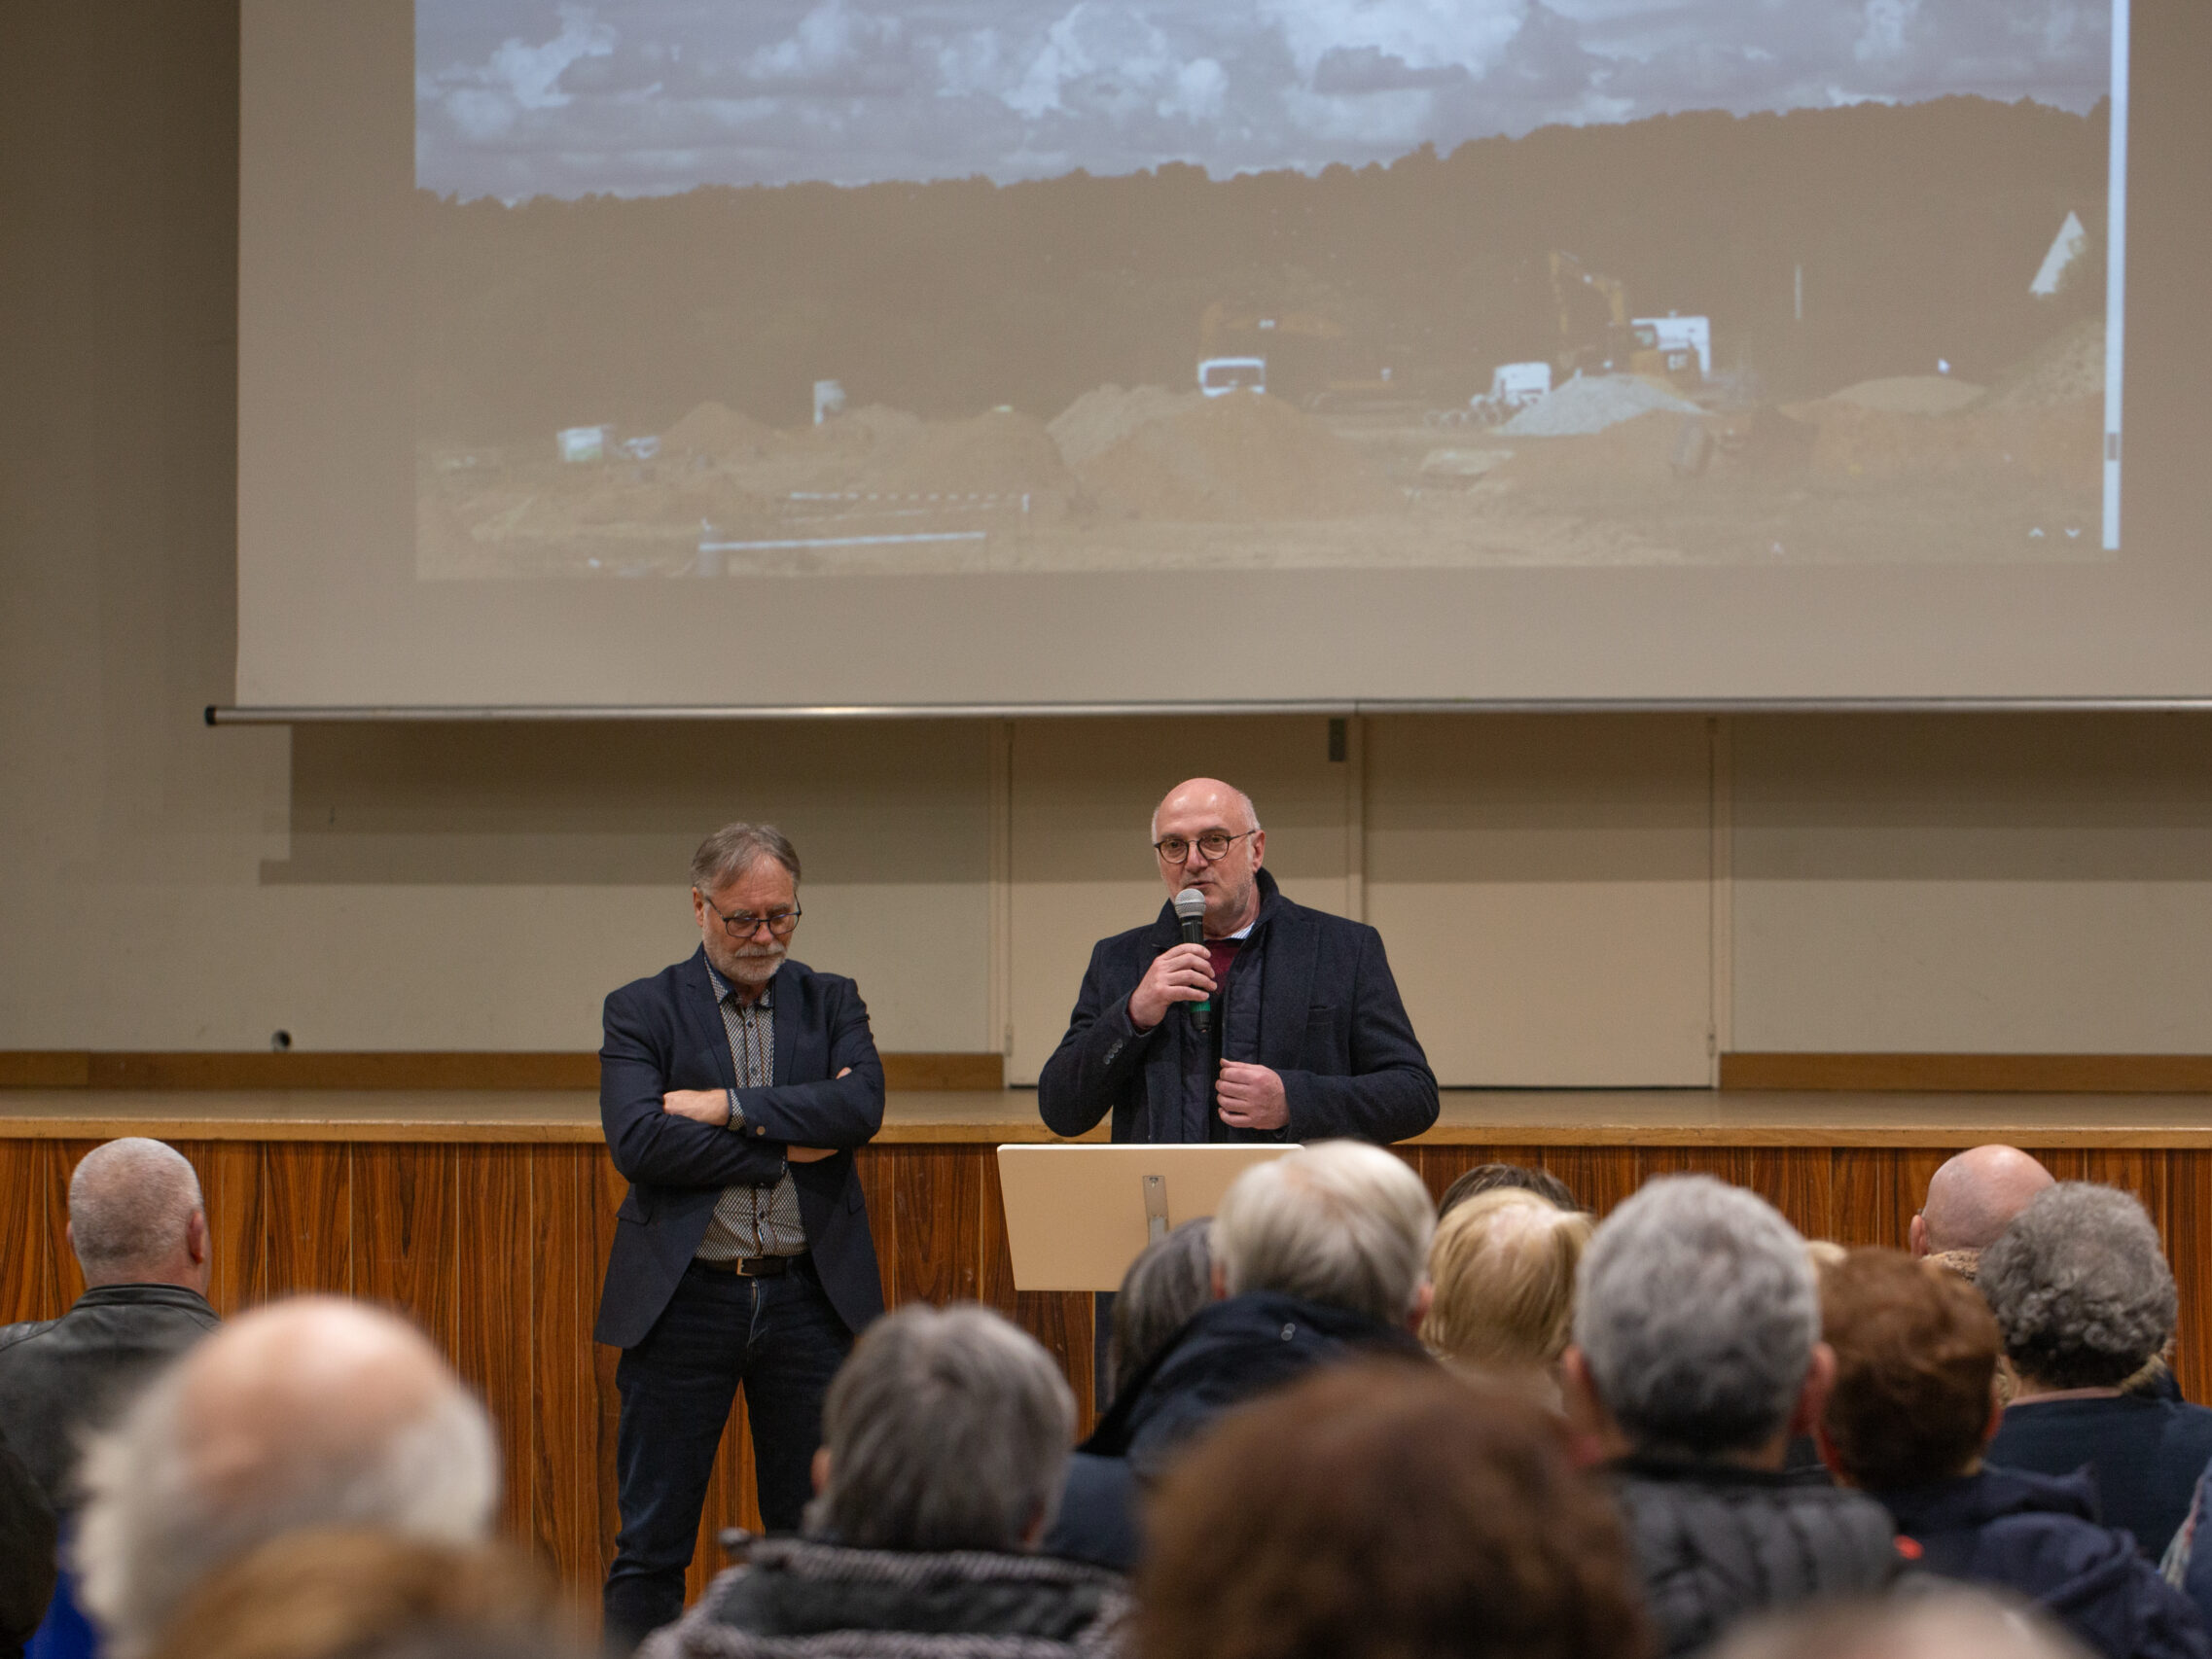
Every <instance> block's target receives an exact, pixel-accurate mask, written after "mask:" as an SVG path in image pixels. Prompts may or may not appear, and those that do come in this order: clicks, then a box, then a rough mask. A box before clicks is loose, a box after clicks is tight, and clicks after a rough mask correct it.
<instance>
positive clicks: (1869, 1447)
mask: <svg viewBox="0 0 2212 1659" xmlns="http://www.w3.org/2000/svg"><path fill="white" fill-rule="evenodd" d="M1820 1309H1821V1327H1822V1330H1823V1332H1824V1334H1825V1335H1826V1336H1827V1338H1828V1345H1829V1346H1830V1347H1831V1348H1833V1349H1835V1351H1836V1386H1835V1387H1834V1388H1833V1389H1832V1390H1831V1391H1830V1392H1829V1395H1828V1406H1827V1414H1826V1421H1825V1426H1826V1428H1827V1430H1828V1443H1829V1446H1830V1448H1831V1450H1832V1453H1833V1456H1834V1460H1835V1466H1836V1467H1837V1469H1838V1470H1839V1471H1840V1472H1841V1473H1842V1474H1843V1476H1844V1477H1845V1478H1846V1479H1848V1480H1849V1481H1850V1482H1851V1484H1852V1485H1854V1486H1861V1487H1866V1488H1868V1489H1870V1490H1872V1491H1875V1492H1887V1491H1894V1490H1898V1489H1901V1488H1906V1487H1915V1486H1926V1485H1929V1484H1930V1483H1932V1482H1934V1481H1938V1480H1943V1479H1945V1478H1947V1477H1949V1476H1951V1475H1955V1474H1961V1473H1964V1472H1965V1471H1966V1469H1967V1468H1968V1467H1969V1466H1970V1465H1972V1464H1973V1463H1974V1461H1975V1459H1977V1458H1978V1457H1980V1454H1981V1446H1982V1442H1983V1441H1984V1440H1985V1439H1986V1438H1987V1431H1988V1428H1989V1414H1990V1411H1991V1409H1992V1405H1991V1401H1992V1397H1993V1396H1992V1394H1991V1392H1990V1391H1991V1387H1992V1385H1993V1384H1994V1382H1995V1380H1996V1375H1997V1348H1998V1341H1997V1322H1996V1321H1995V1320H1993V1319H1991V1318H1990V1317H1989V1309H1988V1307H1987V1305H1986V1304H1984V1303H1983V1301H1982V1300H1981V1298H1980V1296H1979V1295H1977V1294H1976V1293H1975V1289H1974V1287H1973V1286H1971V1285H1969V1284H1968V1283H1967V1282H1966V1281H1965V1280H1963V1279H1961V1278H1959V1277H1957V1276H1956V1275H1955V1274H1951V1273H1946V1272H1945V1271H1944V1269H1942V1268H1940V1267H1937V1266H1935V1265H1933V1264H1932V1263H1929V1262H1925V1261H1915V1260H1913V1259H1912V1258H1911V1257H1910V1256H1909V1255H1907V1254H1906V1253H1904V1252H1903V1251H1895V1250H1854V1251H1851V1252H1849V1253H1846V1254H1845V1255H1844V1257H1843V1259H1842V1261H1840V1262H1839V1263H1837V1265H1836V1266H1834V1267H1832V1268H1830V1269H1829V1270H1828V1271H1827V1272H1825V1273H1823V1274H1822V1275H1821V1280H1820Z"/></svg>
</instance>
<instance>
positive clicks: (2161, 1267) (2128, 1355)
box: [1975, 1181, 2179, 1389]
mask: <svg viewBox="0 0 2212 1659" xmlns="http://www.w3.org/2000/svg"><path fill="white" fill-rule="evenodd" d="M1975 1284H1976V1288H1979V1289H1980V1292H1981V1294H1982V1295H1983V1296H1984V1297H1986V1298H1987V1299H1988V1302H1989V1311H1990V1312H1991V1313H1993V1314H1995V1315H1996V1316H1997V1326H1998V1328H1999V1329H2000V1330H2001V1331H2003V1332H2004V1336H2005V1353H2006V1355H2007V1357H2008V1358H2010V1359H2011V1360H2012V1361H2013V1364H2014V1365H2015V1366H2016V1368H2017V1369H2018V1370H2019V1372H2020V1374H2021V1375H2022V1376H2023V1377H2026V1378H2031V1379H2033V1380H2034V1381H2035V1382H2037V1383H2040V1384H2042V1385H2043V1386H2044V1387H2046V1388H2052V1389H2097V1388H2114V1387H2117V1386H2118V1385H2120V1384H2121V1383H2123V1382H2125V1381H2126V1380H2127V1379H2128V1378H2129V1377H2130V1376H2132V1375H2133V1374H2134V1373H2135V1372H2136V1371H2138V1370H2140V1369H2141V1368H2142V1366H2143V1362H2144V1361H2145V1360H2146V1359H2150V1358H2152V1356H2154V1355H2156V1354H2157V1353H2158V1351H2159V1350H2160V1349H2161V1348H2163V1347H2164V1346H2165V1343H2166V1338H2167V1337H2169V1336H2171V1335H2172V1334H2173V1328H2174V1319H2175V1316H2176V1313H2177V1311H2178V1307H2179V1297H2178V1296H2177V1294H2176V1292H2175V1289H2174V1276H2173V1270H2172V1269H2171V1268H2169V1267H2168V1266H2167V1265H2166V1258H2165V1254H2164V1253H2163V1252H2162V1251H2160V1250H2159V1248H2158V1228H2157V1227H2155V1226H2153V1225H2152V1224H2151V1218H2150V1217H2149V1216H2148V1215H2146V1214H2145V1213H2144V1210H2143V1206H2142V1205H2141V1204H2139V1203H2137V1202H2136V1201H2135V1199H2134V1198H2133V1197H2131V1196H2130V1195H2129V1194H2127V1193H2124V1192H2122V1191H2121V1190H2120V1189H2119V1188H2118V1187H2112V1186H2098V1185H2095V1184H2093V1183H2091V1182H2083V1181H2065V1182H2059V1183H2058V1184H2057V1185H2055V1186H2048V1187H2045V1188H2044V1189H2043V1191H2042V1192H2040V1193H2038V1194H2037V1195H2036V1197H2035V1199H2034V1201H2033V1202H2032V1203H2030V1204H2029V1205H2028V1207H2027V1208H2026V1209H2025V1210H2023V1211H2021V1212H2020V1213H2019V1215H2018V1216H2017V1217H2016V1218H2014V1220H2013V1223H2012V1225H2011V1226H2009V1227H2007V1228H2006V1229H2005V1231H2004V1235H2003V1236H2002V1237H2000V1238H1999V1239H1998V1240H1997V1242H1996V1243H1995V1244H1993V1245H1991V1246H1990V1247H1989V1248H1988V1249H1987V1250H1985V1251H1983V1252H1982V1253H1981V1269H1980V1276H1979V1277H1978V1278H1977V1279H1976V1281H1975Z"/></svg>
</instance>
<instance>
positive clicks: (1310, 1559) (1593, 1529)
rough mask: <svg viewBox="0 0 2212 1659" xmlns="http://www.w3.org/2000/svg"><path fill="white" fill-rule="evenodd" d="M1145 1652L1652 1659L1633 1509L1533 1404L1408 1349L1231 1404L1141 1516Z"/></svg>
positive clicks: (1232, 1656) (1382, 1658)
mask: <svg viewBox="0 0 2212 1659" xmlns="http://www.w3.org/2000/svg"><path fill="white" fill-rule="evenodd" d="M1146 1532H1147V1548H1146V1551H1145V1557H1144V1562H1143V1565H1142V1566H1141V1568H1140V1569H1139V1574H1138V1579H1137V1606H1138V1613H1137V1630H1136V1641H1135V1643H1134V1651H1135V1653H1136V1655H1138V1656H1139V1659H1312V1656H1315V1655H1328V1656H1329V1659H1563V1656H1565V1655H1570V1654H1571V1655H1574V1656H1576V1659H1644V1656H1645V1655H1647V1654H1649V1653H1650V1652H1651V1641H1650V1637H1649V1634H1648V1630H1649V1627H1648V1625H1647V1624H1646V1621H1645V1618H1644V1613H1643V1607H1642V1606H1641V1603H1642V1597H1641V1595H1640V1593H1639V1587H1638V1584H1637V1579H1636V1574H1635V1571H1634V1566H1633V1561H1632V1558H1631V1556H1630V1554H1629V1550H1628V1546H1627V1542H1626V1540H1625V1538H1624V1537H1623V1534H1622V1528H1621V1522H1620V1517H1619V1515H1618V1514H1617V1513H1616V1511H1615V1510H1614V1507H1613V1505H1612V1503H1611V1502H1610V1501H1608V1500H1607V1498H1606V1496H1605V1493H1604V1492H1603V1490H1602V1489H1601V1488H1599V1487H1597V1486H1593V1485H1592V1484H1591V1483H1590V1482H1589V1481H1588V1480H1587V1479H1585V1478H1583V1477H1582V1476H1581V1475H1579V1474H1578V1473H1577V1472H1576V1470H1575V1469H1574V1467H1573V1466H1572V1465H1571V1463H1570V1461H1569V1459H1568V1458H1567V1456H1566V1454H1565V1449H1564V1446H1563V1443H1562V1436H1561V1435H1560V1434H1559V1433H1558V1432H1557V1430H1556V1429H1555V1428H1554V1427H1553V1426H1552V1425H1551V1424H1550V1423H1549V1422H1548V1421H1547V1420H1546V1419H1545V1418H1544V1417H1543V1416H1542V1415H1541V1414H1539V1413H1538V1412H1537V1411H1536V1409H1535V1408H1534V1407H1533V1406H1530V1405H1528V1404H1526V1403H1525V1402H1523V1401H1521V1400H1519V1399H1516V1398H1514V1397H1512V1396H1510V1395H1507V1394H1499V1393H1494V1392H1490V1391H1483V1390H1481V1389H1476V1388H1470V1387H1468V1386H1467V1385H1465V1384H1463V1383H1460V1382H1457V1381H1455V1380H1453V1379H1451V1378H1448V1377H1445V1376H1443V1375H1441V1374H1439V1373H1438V1371H1437V1370H1436V1369H1435V1368H1434V1367H1432V1366H1425V1365H1419V1364H1410V1363H1408V1362H1406V1361H1404V1360H1396V1361H1390V1362H1370V1363H1367V1364H1356V1365H1331V1366H1324V1367H1323V1368H1322V1369H1321V1370H1319V1371H1318V1372H1315V1373H1313V1374H1311V1375H1309V1376H1308V1377H1307V1378H1306V1379H1305V1380H1304V1381H1302V1382H1301V1383H1298V1384H1297V1385H1295V1386H1293V1387H1291V1388H1289V1389H1285V1390H1281V1391H1278V1392H1277V1393H1275V1394H1270V1395H1267V1396H1266V1397H1265V1398H1263V1399H1262V1400H1260V1401H1258V1402H1256V1403H1254V1404H1252V1405H1249V1406H1246V1407H1245V1408H1244V1409H1242V1410H1240V1411H1236V1412H1232V1413H1231V1414H1229V1415H1228V1416H1227V1417H1225V1418H1224V1419H1223V1420H1222V1423H1221V1425H1220V1427H1219V1428H1217V1429H1215V1430H1213V1431H1212V1432H1211V1433H1209V1434H1207V1435H1206V1436H1204V1437H1203V1438H1202V1439H1200V1440H1199V1441H1198V1442H1197V1443H1196V1444H1195V1447H1194V1449H1193V1450H1192V1451H1191V1452H1190V1453H1189V1454H1188V1455H1187V1456H1185V1457H1184V1458H1183V1459H1182V1460H1181V1461H1180V1462H1178V1463H1176V1464H1174V1465H1170V1467H1169V1468H1168V1470H1167V1472H1166V1474H1165V1475H1164V1477H1163V1478H1162V1480H1161V1482H1160V1489H1159V1491H1158V1493H1157V1494H1156V1495H1155V1497H1154V1500H1153V1501H1152V1503H1151V1504H1150V1506H1149V1507H1148V1510H1147V1523H1146Z"/></svg>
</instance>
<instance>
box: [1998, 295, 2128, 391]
mask: <svg viewBox="0 0 2212 1659" xmlns="http://www.w3.org/2000/svg"><path fill="white" fill-rule="evenodd" d="M2103 396H2104V319H2103V318H2102V317H2084V318H2083V319H2082V320H2081V321H2080V322H2078V323H2076V324H2074V325H2073V326H2072V327H2071V328H2067V329H2062V330H2060V331H2059V333H2058V334H2056V335H2053V336H2052V337H2051V338H2050V339H2049V340H2046V341H2045V342H2044V343H2043V344H2042V345H2041V346H2039V347H2037V348H2036V349H2035V350H2034V351H2031V352H2029V353H2028V355H2027V356H2025V357H2023V358H2021V359H2020V361H2019V362H2017V363H2016V364H2015V365H2013V367H2012V368H2010V369H2008V370H2007V371H2005V372H2004V373H2002V374H2000V375H1998V376H1997V379H1996V382H1995V383H1994V384H1993V385H1992V386H1991V387H1990V388H1989V406H1990V407H1991V408H1998V409H2029V408H2040V407H2043V406H2046V405H2050V404H2062V403H2066V402H2068V401H2069V400H2071V399H2074V398H2101V397H2103Z"/></svg>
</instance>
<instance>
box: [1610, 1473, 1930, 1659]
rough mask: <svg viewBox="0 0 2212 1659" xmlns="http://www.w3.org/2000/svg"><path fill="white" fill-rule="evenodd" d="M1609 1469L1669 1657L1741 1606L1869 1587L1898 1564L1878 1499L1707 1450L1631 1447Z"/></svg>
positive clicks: (1708, 1641) (1701, 1644)
mask: <svg viewBox="0 0 2212 1659" xmlns="http://www.w3.org/2000/svg"><path fill="white" fill-rule="evenodd" d="M1611 1472H1612V1474H1613V1478H1614V1490H1615V1493H1616V1495H1617V1496H1618V1498H1619V1500H1620V1503H1621V1516H1622V1521H1623V1525H1624V1526H1625V1528H1626V1531H1627V1534H1628V1543H1629V1547H1630V1548H1631V1549H1632V1550H1633V1551H1634V1552H1635V1557H1636V1565H1637V1568H1638V1569H1639V1570H1640V1571H1641V1573H1642V1575H1643V1581H1644V1600H1645V1606H1646V1607H1647V1608H1648V1609H1649V1611H1650V1613H1651V1618H1652V1624H1653V1627H1654V1628H1655V1629H1656V1630H1657V1631H1658V1633H1659V1650H1660V1652H1662V1653H1664V1654H1666V1655H1667V1656H1668V1659H1673V1656H1674V1655H1677V1654H1685V1653H1696V1652H1700V1651H1702V1650H1703V1649H1705V1648H1707V1647H1709V1646H1711V1645H1712V1644H1713V1643H1714V1642H1715V1641H1718V1640H1719V1639H1720V1637H1722V1636H1723V1635H1724V1634H1726V1632H1727V1630H1728V1628H1729V1626H1730V1625H1731V1624H1732V1623H1734V1622H1735V1621H1736V1620H1737V1619H1739V1618H1741V1617H1743V1616H1744V1615H1745V1614H1747V1613H1755V1612H1761V1611H1764V1610H1766V1609H1768V1608H1777V1607H1787V1606H1795V1605H1796V1604H1798V1603H1801V1602H1810V1601H1816V1600H1822V1599H1825V1598H1828V1597H1831V1596H1865V1595H1873V1594H1878V1593H1879V1592H1881V1591H1883V1590H1885V1589H1887V1588H1888V1587H1889V1585H1890V1583H1891V1581H1892V1580H1893V1579H1895V1578H1896V1576H1897V1573H1898V1570H1899V1566H1900V1557H1899V1555H1898V1551H1897V1541H1896V1529H1895V1528H1894V1527H1893V1526H1892V1525H1891V1524H1890V1518H1889V1511H1887V1510H1886V1509H1884V1508H1883V1507H1882V1506H1881V1505H1880V1504H1879V1503H1876V1502H1875V1501H1874V1500H1873V1499H1871V1498H1868V1497H1865V1496H1864V1495H1862V1494H1860V1493H1856V1492H1845V1491H1841V1490H1839V1489H1837V1488H1835V1487H1822V1486H1806V1485H1803V1484H1801V1483H1795V1482H1793V1481H1792V1480H1791V1479H1790V1478H1789V1476H1787V1475H1786V1474H1782V1473H1779V1472H1773V1473H1769V1472H1767V1471H1765V1470H1761V1469H1747V1468H1739V1467H1737V1466H1736V1465H1732V1464H1723V1463H1717V1462H1707V1461H1695V1462H1691V1461H1683V1462H1675V1461H1672V1460H1667V1459H1660V1458H1646V1457H1633V1458H1625V1459H1623V1460H1622V1461H1621V1462H1619V1463H1617V1464H1615V1465H1612V1471H1611Z"/></svg>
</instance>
